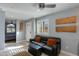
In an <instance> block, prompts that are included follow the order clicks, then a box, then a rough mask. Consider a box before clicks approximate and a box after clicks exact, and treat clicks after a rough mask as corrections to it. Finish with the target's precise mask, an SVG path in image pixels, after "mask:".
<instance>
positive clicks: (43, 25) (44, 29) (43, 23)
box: [37, 20, 49, 34]
mask: <svg viewBox="0 0 79 59" xmlns="http://www.w3.org/2000/svg"><path fill="white" fill-rule="evenodd" d="M48 23H49V22H48V20H37V34H41V33H45V34H48V32H49V28H48V27H49V24H48Z"/></svg>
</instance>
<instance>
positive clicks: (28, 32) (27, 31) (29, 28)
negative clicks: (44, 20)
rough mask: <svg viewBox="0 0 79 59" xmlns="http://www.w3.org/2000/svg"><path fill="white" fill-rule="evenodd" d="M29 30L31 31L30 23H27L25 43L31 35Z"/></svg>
mask: <svg viewBox="0 0 79 59" xmlns="http://www.w3.org/2000/svg"><path fill="white" fill-rule="evenodd" d="M31 29H32V25H31V22H27V23H26V40H27V41H29V40H30V38H31V37H32V35H31Z"/></svg>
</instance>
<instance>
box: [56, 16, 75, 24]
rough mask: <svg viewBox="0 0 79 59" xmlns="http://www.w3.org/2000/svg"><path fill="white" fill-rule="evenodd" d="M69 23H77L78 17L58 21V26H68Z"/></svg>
mask: <svg viewBox="0 0 79 59" xmlns="http://www.w3.org/2000/svg"><path fill="white" fill-rule="evenodd" d="M68 23H76V16H71V17H67V18H61V19H57V20H56V25H59V24H68Z"/></svg>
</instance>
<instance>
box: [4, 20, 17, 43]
mask: <svg viewBox="0 0 79 59" xmlns="http://www.w3.org/2000/svg"><path fill="white" fill-rule="evenodd" d="M11 43H16V21H15V20H6V21H5V44H11Z"/></svg>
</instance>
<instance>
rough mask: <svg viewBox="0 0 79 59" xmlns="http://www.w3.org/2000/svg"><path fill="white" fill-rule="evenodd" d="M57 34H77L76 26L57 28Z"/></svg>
mask: <svg viewBox="0 0 79 59" xmlns="http://www.w3.org/2000/svg"><path fill="white" fill-rule="evenodd" d="M56 32H76V26H60V27H56Z"/></svg>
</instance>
